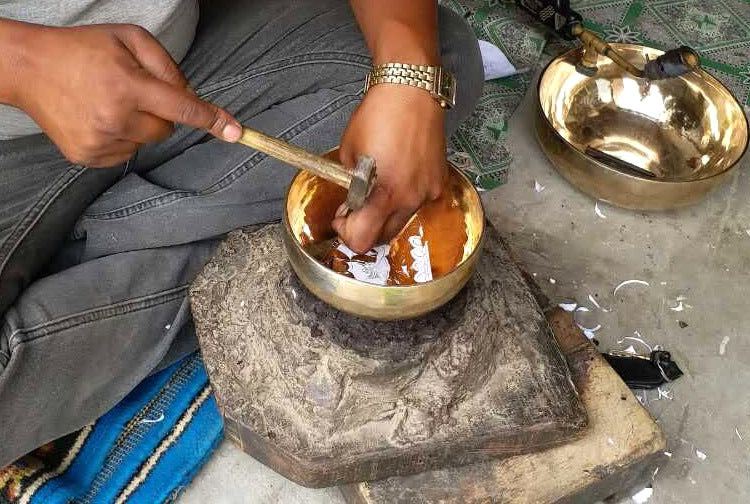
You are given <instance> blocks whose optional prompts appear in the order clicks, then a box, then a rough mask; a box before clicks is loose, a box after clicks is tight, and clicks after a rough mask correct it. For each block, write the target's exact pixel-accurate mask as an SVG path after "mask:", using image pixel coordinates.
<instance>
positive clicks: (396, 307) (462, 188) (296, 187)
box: [283, 167, 484, 320]
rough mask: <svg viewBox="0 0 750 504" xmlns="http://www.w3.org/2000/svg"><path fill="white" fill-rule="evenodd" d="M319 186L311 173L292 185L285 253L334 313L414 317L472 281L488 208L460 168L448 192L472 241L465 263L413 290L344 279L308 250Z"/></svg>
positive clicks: (286, 210) (378, 317) (453, 174)
mask: <svg viewBox="0 0 750 504" xmlns="http://www.w3.org/2000/svg"><path fill="white" fill-rule="evenodd" d="M320 184H321V181H320V179H318V178H317V177H315V176H314V175H311V174H309V173H308V172H300V173H298V174H297V176H296V177H295V178H294V180H293V181H292V184H291V186H290V188H289V192H288V193H287V197H286V205H285V207H284V229H283V237H284V248H285V250H286V253H287V256H288V257H289V262H290V263H291V264H292V268H293V269H294V271H295V273H297V276H298V277H299V279H300V280H301V281H302V283H303V284H304V285H305V286H306V287H307V288H308V289H309V290H310V291H311V292H312V293H313V294H315V295H316V296H317V297H318V298H320V299H322V300H323V301H325V302H326V303H328V304H330V305H331V306H333V307H334V308H337V309H339V310H341V311H344V312H347V313H351V314H353V315H357V316H360V317H365V318H370V319H376V320H403V319H409V318H414V317H418V316H420V315H423V314H425V313H428V312H430V311H432V310H435V309H436V308H439V307H440V306H442V305H443V304H445V303H447V302H448V301H450V300H451V299H452V298H453V297H454V296H455V295H456V294H458V292H459V291H460V290H461V288H462V287H463V286H464V285H465V284H466V282H467V281H468V280H469V278H470V277H471V274H472V273H473V271H474V266H475V265H476V262H477V259H478V258H479V254H480V251H481V247H482V239H483V236H484V209H483V208H482V202H481V199H480V198H479V194H478V193H477V191H476V189H474V186H473V185H472V183H471V182H470V181H469V180H468V179H467V178H466V177H465V176H464V175H463V174H462V173H461V172H460V171H459V170H458V169H457V168H455V167H451V173H450V177H449V181H448V184H449V186H450V187H449V188H448V189H447V190H455V191H456V195H457V196H456V200H457V201H458V203H459V204H460V206H461V208H462V209H463V211H464V215H465V224H466V231H467V233H466V234H467V237H468V241H467V242H466V245H465V247H464V254H463V258H462V260H461V262H460V263H459V264H458V266H457V267H456V268H455V269H454V270H453V271H452V272H451V273H448V274H447V275H444V276H442V277H438V278H436V279H434V280H432V281H430V282H426V283H421V284H417V285H409V286H380V285H373V284H368V283H365V282H361V281H359V280H355V279H353V278H349V277H346V276H344V275H340V274H338V273H336V272H334V271H332V270H330V269H328V268H326V267H325V266H323V265H322V264H320V263H319V262H318V261H316V260H315V259H314V258H313V257H312V256H311V255H310V254H308V253H307V252H306V251H305V250H304V249H303V247H302V242H301V239H302V238H301V236H302V233H303V229H304V227H305V215H306V214H305V211H306V208H307V206H308V205H309V204H310V202H312V201H313V200H314V199H315V198H316V195H318V194H319V193H320V191H319V190H318V189H319V188H320V187H321V185H320ZM342 202H343V199H342Z"/></svg>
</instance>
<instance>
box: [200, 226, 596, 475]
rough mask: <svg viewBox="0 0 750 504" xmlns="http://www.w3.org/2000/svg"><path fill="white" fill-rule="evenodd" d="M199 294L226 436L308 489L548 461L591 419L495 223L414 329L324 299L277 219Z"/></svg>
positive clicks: (215, 266) (229, 258)
mask: <svg viewBox="0 0 750 504" xmlns="http://www.w3.org/2000/svg"><path fill="white" fill-rule="evenodd" d="M190 296H191V305H192V309H193V315H194V319H195V323H196V327H197V330H198V336H199V339H200V343H201V348H202V351H203V356H204V361H205V363H206V367H207V369H208V374H209V376H210V378H211V383H212V386H213V389H214V393H215V395H216V399H217V402H218V404H219V407H220V409H221V412H222V414H223V416H224V419H225V431H226V434H227V437H228V438H229V439H231V440H233V441H234V442H236V443H237V444H238V445H239V446H240V447H241V448H242V449H243V450H244V451H246V452H247V453H249V454H251V455H252V456H254V457H255V458H257V459H258V460H260V461H261V462H263V463H264V464H266V465H268V466H270V467H271V468H273V469H274V470H276V471H277V472H279V473H281V474H283V475H284V476H286V477H287V478H289V479H291V480H293V481H295V482H297V483H300V484H302V485H305V486H316V487H319V486H331V485H338V484H343V483H347V482H357V481H365V480H369V481H371V480H377V479H381V478H386V477H389V476H393V475H404V474H414V473H419V472H423V471H427V470H432V469H437V468H442V467H445V466H447V465H463V464H470V463H476V462H479V461H485V460H488V459H491V458H496V457H507V456H512V455H517V454H519V453H529V452H536V451H538V450H540V449H543V448H546V447H549V446H554V445H557V444H560V443H563V442H566V441H569V440H571V439H575V438H578V437H580V435H581V433H582V430H583V429H584V427H585V425H586V414H585V410H584V409H583V407H582V405H581V402H580V399H579V397H578V394H577V393H576V391H575V387H574V386H573V382H572V380H571V375H570V371H569V369H568V367H567V365H566V362H565V359H564V357H563V355H562V353H561V352H560V349H559V348H558V347H557V345H556V344H555V343H554V341H553V338H552V336H551V330H550V327H549V324H548V323H547V320H546V318H545V316H544V313H543V312H542V310H541V309H540V307H539V305H538V303H537V302H536V300H535V298H534V296H533V295H532V293H531V291H530V289H529V287H528V285H527V284H526V282H525V281H524V279H523V276H522V274H521V272H520V271H519V269H518V267H517V266H516V264H515V263H514V262H513V260H512V259H511V258H510V256H509V254H508V251H507V249H506V247H505V245H504V243H503V242H502V240H501V238H500V236H499V234H498V233H497V231H496V230H494V228H492V227H488V229H487V231H486V237H485V247H484V252H483V255H482V257H481V259H480V261H479V263H478V266H477V270H476V273H475V275H474V276H473V278H472V280H471V281H470V282H469V284H468V285H467V287H466V288H465V289H464V290H463V291H462V292H461V293H460V294H459V295H458V296H457V297H456V298H455V299H454V300H453V301H451V302H450V303H448V304H447V305H446V306H445V307H443V308H441V309H440V310H437V311H435V312H433V313H431V314H429V315H427V316H425V317H422V318H420V319H416V320H411V321H402V322H393V323H383V322H374V321H368V320H363V319H358V318H355V317H352V316H349V315H346V314H344V313H341V312H338V311H336V310H334V309H332V308H331V307H329V306H328V305H326V304H325V303H323V302H321V301H320V300H318V299H317V298H315V297H314V296H313V295H311V294H310V293H309V292H308V291H307V290H306V289H305V288H304V287H303V286H302V285H301V284H300V282H299V281H298V280H297V278H296V276H295V275H294V274H293V272H292V271H291V268H290V266H289V264H288V263H287V260H286V258H285V255H284V253H283V251H282V246H281V235H280V227H279V226H278V225H274V226H268V227H265V228H262V229H259V230H255V231H252V232H246V231H237V232H235V233H232V234H231V235H230V236H229V237H228V238H227V240H226V241H225V242H224V243H223V244H222V246H221V247H220V249H219V250H218V252H217V254H216V256H215V257H214V259H213V260H212V261H211V262H210V263H209V264H208V265H207V266H206V268H205V269H204V271H203V273H202V274H201V275H200V277H199V278H198V279H197V280H196V282H195V283H194V285H193V286H192V288H191V293H190Z"/></svg>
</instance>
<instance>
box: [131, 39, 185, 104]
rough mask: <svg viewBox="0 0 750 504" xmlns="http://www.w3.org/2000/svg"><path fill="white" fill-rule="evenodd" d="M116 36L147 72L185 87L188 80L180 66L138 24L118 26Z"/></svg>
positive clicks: (182, 87)
mask: <svg viewBox="0 0 750 504" xmlns="http://www.w3.org/2000/svg"><path fill="white" fill-rule="evenodd" d="M117 36H118V38H119V39H120V41H121V42H122V43H123V44H124V45H125V47H126V48H127V49H128V50H129V51H130V53H131V54H132V55H133V57H134V58H135V59H136V60H137V61H138V63H139V64H140V65H141V66H142V67H143V69H144V70H146V71H147V72H148V73H150V74H151V75H153V76H154V77H156V78H157V79H159V80H162V81H164V82H168V83H169V84H171V85H173V86H175V87H179V88H181V89H185V88H187V86H188V81H187V79H186V78H185V76H184V75H183V74H182V71H180V67H179V66H177V63H175V61H174V60H173V59H172V56H170V55H169V53H168V52H167V50H166V49H164V47H163V46H162V45H161V44H160V43H159V42H158V41H157V40H156V39H155V38H154V37H153V36H152V35H151V34H150V33H149V32H148V31H147V30H145V29H143V28H141V27H140V26H134V25H126V26H122V27H121V28H120V30H119V32H118V33H117Z"/></svg>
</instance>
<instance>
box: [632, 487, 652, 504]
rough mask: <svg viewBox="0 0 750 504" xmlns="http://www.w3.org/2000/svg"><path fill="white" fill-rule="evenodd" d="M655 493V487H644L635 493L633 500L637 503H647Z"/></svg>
mask: <svg viewBox="0 0 750 504" xmlns="http://www.w3.org/2000/svg"><path fill="white" fill-rule="evenodd" d="M653 494H654V489H653V488H644V489H643V490H641V491H640V492H637V493H635V494H633V502H635V504H645V503H646V502H648V500H649V499H650V498H651V496H652V495H653Z"/></svg>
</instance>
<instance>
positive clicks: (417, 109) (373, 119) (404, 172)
mask: <svg viewBox="0 0 750 504" xmlns="http://www.w3.org/2000/svg"><path fill="white" fill-rule="evenodd" d="M358 154H368V155H370V156H373V157H374V158H375V161H376V163H377V173H378V182H377V185H376V186H375V188H374V189H373V191H372V193H371V194H370V196H369V198H368V199H367V202H366V204H365V206H364V207H363V208H361V209H360V210H358V211H357V212H353V213H352V214H350V215H349V216H348V217H338V218H336V219H335V220H334V221H333V228H334V230H336V232H337V233H338V234H339V236H341V238H342V239H343V240H344V242H346V244H347V245H348V246H349V247H350V248H352V249H353V250H355V251H357V252H365V251H367V250H368V249H370V248H371V247H372V246H373V245H375V244H376V243H377V242H378V241H384V240H389V239H390V238H392V237H393V236H395V235H396V234H397V233H398V232H399V231H400V230H401V229H402V228H403V227H404V225H405V224H406V223H407V221H408V220H409V219H410V218H411V216H412V215H413V214H414V213H415V212H416V211H417V210H418V209H419V207H420V206H422V204H423V203H424V202H426V201H428V200H434V199H436V198H437V197H438V196H440V192H441V189H442V186H443V183H444V180H445V177H446V174H447V163H446V159H445V140H444V136H443V110H442V109H441V108H440V106H439V105H438V104H437V102H436V101H435V100H434V99H433V98H432V97H431V96H430V94H429V93H427V92H426V91H425V90H423V89H416V88H412V87H408V86H401V85H395V84H379V85H377V86H373V87H372V88H371V89H370V90H369V91H368V92H367V94H366V95H365V98H364V100H363V101H362V104H361V105H360V106H359V108H358V109H357V110H356V111H355V113H354V114H353V115H352V117H351V119H350V121H349V125H348V127H347V129H346V131H345V133H344V137H343V140H342V142H341V149H340V155H341V161H342V163H344V165H346V166H350V167H353V166H354V164H355V160H356V157H357V155H358Z"/></svg>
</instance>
